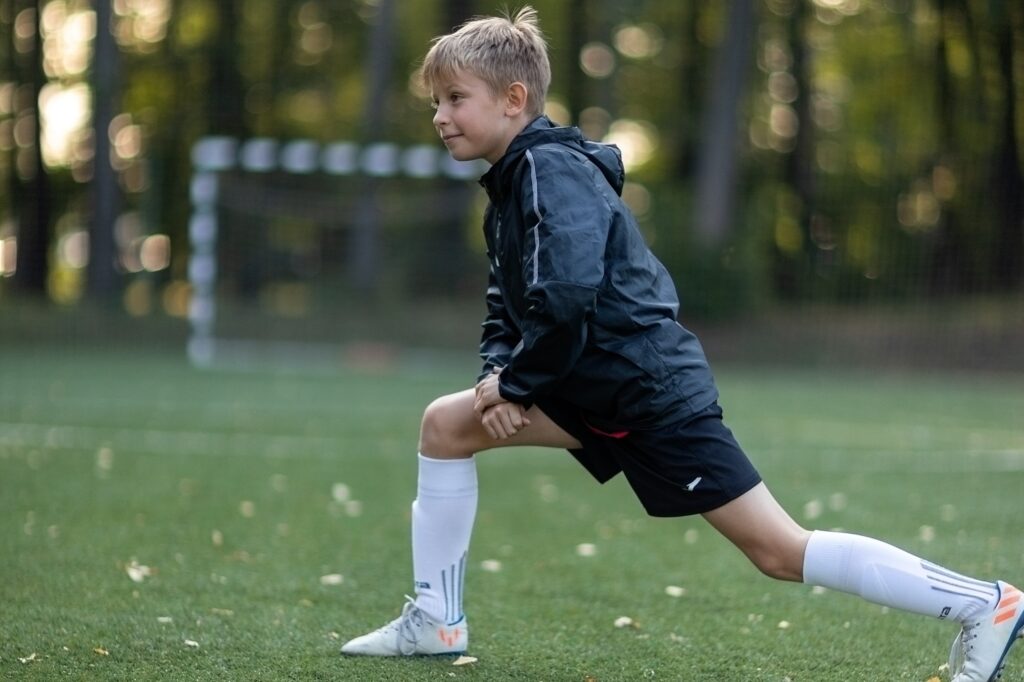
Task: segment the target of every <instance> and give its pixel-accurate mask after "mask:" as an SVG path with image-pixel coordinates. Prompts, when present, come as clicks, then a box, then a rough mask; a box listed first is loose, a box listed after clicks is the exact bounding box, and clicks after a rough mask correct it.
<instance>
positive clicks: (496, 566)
mask: <svg viewBox="0 0 1024 682" xmlns="http://www.w3.org/2000/svg"><path fill="white" fill-rule="evenodd" d="M480 568H481V569H483V570H484V571H487V572H488V573H498V572H500V571H501V562H500V561H498V560H497V559H484V560H483V561H481V562H480Z"/></svg>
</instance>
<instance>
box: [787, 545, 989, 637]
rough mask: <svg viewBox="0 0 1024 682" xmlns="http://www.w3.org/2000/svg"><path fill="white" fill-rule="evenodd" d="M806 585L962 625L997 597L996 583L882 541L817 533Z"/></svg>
mask: <svg viewBox="0 0 1024 682" xmlns="http://www.w3.org/2000/svg"><path fill="white" fill-rule="evenodd" d="M804 582H805V583H807V584H809V585H820V586H822V587H827V588H830V589H833V590H839V591H840V592H847V593H849V594H856V595H859V596H861V597H863V598H864V599H866V600H868V601H870V602H874V603H876V604H882V605H883V606H890V607H892V608H897V609H901V610H903V611H910V612H913V613H920V614H924V615H926V616H934V617H936V618H940V619H947V618H948V619H950V620H954V621H957V622H962V621H964V620H965V619H967V618H969V617H970V616H971V615H972V614H974V613H976V612H977V611H978V609H980V608H982V607H983V606H985V605H986V604H988V603H989V602H991V601H992V600H993V599H995V597H996V593H997V590H996V586H995V584H994V583H990V582H985V581H983V580H975V579H974V578H969V577H967V576H963V575H960V574H959V573H954V572H953V571H950V570H947V569H945V568H942V567H941V566H936V565H935V564H933V563H931V562H928V561H924V560H923V559H919V558H918V557H916V556H914V555H913V554H910V553H908V552H904V551H903V550H901V549H897V548H896V547H893V546H892V545H888V544H886V543H884V542H881V541H879V540H874V539H872V538H867V537H863V536H860V535H852V534H849V533H833V532H829V531H814V532H813V533H812V534H811V539H810V541H809V542H808V543H807V550H806V553H805V554H804Z"/></svg>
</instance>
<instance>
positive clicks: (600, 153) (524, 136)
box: [480, 116, 626, 194]
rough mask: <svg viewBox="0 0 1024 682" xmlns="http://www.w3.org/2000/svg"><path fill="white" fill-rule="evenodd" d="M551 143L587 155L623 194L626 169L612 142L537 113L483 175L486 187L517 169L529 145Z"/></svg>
mask: <svg viewBox="0 0 1024 682" xmlns="http://www.w3.org/2000/svg"><path fill="white" fill-rule="evenodd" d="M551 143H557V144H562V145H565V146H566V147H569V148H570V149H573V150H575V151H577V152H579V153H580V154H583V155H584V156H586V157H587V159H588V160H589V161H590V162H591V163H593V164H594V165H595V166H597V167H598V168H599V169H600V170H601V173H602V174H603V175H604V177H605V179H606V180H607V181H608V184H609V185H611V187H612V188H613V189H614V190H615V192H616V194H622V185H623V184H624V183H625V179H626V173H625V169H624V167H623V165H622V153H621V152H620V151H619V148H618V147H616V146H615V145H613V144H604V143H601V142H593V141H591V140H588V139H586V138H585V137H583V133H582V132H581V131H580V129H579V128H577V127H575V126H559V125H555V123H554V122H552V120H551V119H550V118H548V117H547V116H538V117H537V118H535V119H534V120H533V121H532V122H531V123H530V124H529V125H528V126H526V127H525V128H523V131H522V132H521V133H519V135H517V136H516V137H515V139H513V140H512V143H511V144H510V145H509V147H508V150H507V151H506V152H505V155H504V156H503V157H501V158H500V159H499V160H498V162H497V163H496V164H494V166H492V167H491V169H490V170H489V171H487V173H485V174H484V176H483V177H482V178H480V182H481V184H483V185H484V186H485V187H487V186H488V185H490V184H491V183H492V182H494V181H495V180H497V179H498V178H499V177H500V176H501V175H503V174H504V173H505V172H506V171H511V170H513V169H515V167H516V166H517V165H518V162H519V160H520V159H521V158H522V156H523V155H524V154H525V153H526V151H527V150H528V149H531V148H533V147H536V146H538V145H542V144H551Z"/></svg>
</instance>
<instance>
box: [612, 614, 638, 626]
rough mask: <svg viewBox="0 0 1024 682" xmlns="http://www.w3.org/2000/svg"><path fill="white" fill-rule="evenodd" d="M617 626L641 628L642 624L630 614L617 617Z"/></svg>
mask: <svg viewBox="0 0 1024 682" xmlns="http://www.w3.org/2000/svg"><path fill="white" fill-rule="evenodd" d="M615 627H617V628H639V627H640V624H639V623H637V622H636V621H635V620H633V619H632V618H630V617H629V616H619V617H618V618H616V619H615Z"/></svg>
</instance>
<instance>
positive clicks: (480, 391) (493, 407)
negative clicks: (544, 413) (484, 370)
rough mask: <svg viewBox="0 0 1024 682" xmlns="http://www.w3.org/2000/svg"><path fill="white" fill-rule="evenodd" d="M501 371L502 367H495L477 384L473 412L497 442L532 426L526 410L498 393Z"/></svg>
mask: <svg viewBox="0 0 1024 682" xmlns="http://www.w3.org/2000/svg"><path fill="white" fill-rule="evenodd" d="M501 370H502V368H501V367H495V368H494V370H493V371H492V372H491V373H490V374H488V375H487V376H485V377H484V378H483V379H481V380H480V381H479V382H478V383H477V385H476V399H475V400H474V401H473V411H474V412H476V415H477V416H478V417H479V418H480V423H481V424H482V425H483V427H484V430H485V431H487V434H488V435H489V436H490V437H491V438H494V439H495V440H505V439H506V438H510V437H512V436H514V435H515V434H516V433H518V432H519V431H520V430H521V429H522V428H523V427H525V426H529V424H530V420H529V419H528V418H527V417H526V408H524V407H523V406H522V405H519V404H518V403H512V402H509V401H507V400H505V399H504V398H502V397H501V393H499V392H498V376H499V375H500V374H501Z"/></svg>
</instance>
